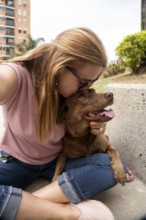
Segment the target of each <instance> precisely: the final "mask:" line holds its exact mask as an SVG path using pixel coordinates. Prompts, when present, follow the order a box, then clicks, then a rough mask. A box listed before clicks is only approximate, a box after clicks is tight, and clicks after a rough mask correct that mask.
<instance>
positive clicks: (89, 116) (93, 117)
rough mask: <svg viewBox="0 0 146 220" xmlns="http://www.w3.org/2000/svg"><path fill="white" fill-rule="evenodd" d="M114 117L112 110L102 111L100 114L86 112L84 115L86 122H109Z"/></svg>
mask: <svg viewBox="0 0 146 220" xmlns="http://www.w3.org/2000/svg"><path fill="white" fill-rule="evenodd" d="M114 116H115V113H114V110H113V109H103V110H102V111H100V112H88V113H85V114H84V118H85V119H86V120H88V121H99V122H100V121H101V122H102V121H103V122H106V121H109V120H111V119H113V117H114Z"/></svg>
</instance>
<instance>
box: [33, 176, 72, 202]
mask: <svg viewBox="0 0 146 220" xmlns="http://www.w3.org/2000/svg"><path fill="white" fill-rule="evenodd" d="M32 194H33V195H35V196H38V197H39V198H43V199H47V200H49V201H52V202H56V203H69V202H70V201H69V200H68V198H67V197H66V196H65V195H64V193H63V192H62V190H61V188H60V186H59V185H58V181H57V180H55V181H54V182H53V183H50V184H48V185H47V186H45V187H43V188H41V189H39V190H37V191H35V192H33V193H32Z"/></svg>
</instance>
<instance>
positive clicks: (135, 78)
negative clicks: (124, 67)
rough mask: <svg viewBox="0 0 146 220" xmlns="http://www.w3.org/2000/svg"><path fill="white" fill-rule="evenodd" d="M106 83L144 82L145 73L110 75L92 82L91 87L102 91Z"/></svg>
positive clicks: (145, 78) (145, 81)
mask: <svg viewBox="0 0 146 220" xmlns="http://www.w3.org/2000/svg"><path fill="white" fill-rule="evenodd" d="M108 83H126V84H127V83H142V84H146V73H143V74H138V75H134V74H131V72H125V73H122V74H118V75H116V76H111V77H108V78H102V77H101V78H100V79H99V80H98V81H97V82H95V83H94V86H93V88H94V89H95V90H96V91H97V92H104V90H105V86H106V85H107V84H108Z"/></svg>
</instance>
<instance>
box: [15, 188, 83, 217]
mask: <svg viewBox="0 0 146 220" xmlns="http://www.w3.org/2000/svg"><path fill="white" fill-rule="evenodd" d="M79 216H80V211H79V210H78V209H77V208H76V207H75V206H73V205H71V204H58V203H54V202H50V201H48V200H45V199H42V198H38V197H36V196H34V195H32V194H30V193H28V192H23V193H22V200H21V203H20V206H19V209H18V212H17V215H16V218H15V220H53V219H54V220H77V219H78V218H79Z"/></svg>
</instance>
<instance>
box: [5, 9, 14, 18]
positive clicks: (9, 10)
mask: <svg viewBox="0 0 146 220" xmlns="http://www.w3.org/2000/svg"><path fill="white" fill-rule="evenodd" d="M6 15H8V16H14V10H13V9H9V8H6Z"/></svg>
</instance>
